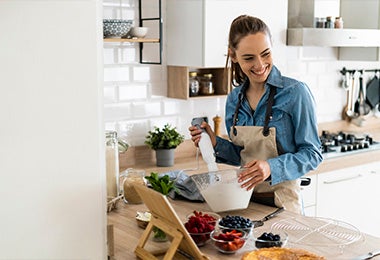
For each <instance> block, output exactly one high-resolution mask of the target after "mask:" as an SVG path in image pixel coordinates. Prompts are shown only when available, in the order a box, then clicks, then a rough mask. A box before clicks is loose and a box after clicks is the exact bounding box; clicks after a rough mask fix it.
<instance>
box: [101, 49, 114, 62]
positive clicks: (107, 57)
mask: <svg viewBox="0 0 380 260" xmlns="http://www.w3.org/2000/svg"><path fill="white" fill-rule="evenodd" d="M103 60H104V64H114V63H115V49H114V48H103Z"/></svg>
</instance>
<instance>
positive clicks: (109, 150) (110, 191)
mask: <svg viewBox="0 0 380 260" xmlns="http://www.w3.org/2000/svg"><path fill="white" fill-rule="evenodd" d="M106 183H107V199H113V198H116V197H117V196H119V194H120V187H119V148H118V142H117V132H116V131H106Z"/></svg>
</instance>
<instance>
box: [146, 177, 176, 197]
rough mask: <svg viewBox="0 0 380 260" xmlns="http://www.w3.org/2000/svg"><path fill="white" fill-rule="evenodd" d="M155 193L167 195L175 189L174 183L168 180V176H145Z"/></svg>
mask: <svg viewBox="0 0 380 260" xmlns="http://www.w3.org/2000/svg"><path fill="white" fill-rule="evenodd" d="M145 179H147V180H148V181H149V183H150V185H151V186H152V188H153V189H154V190H155V191H158V192H160V193H162V194H164V195H167V194H168V193H169V192H170V191H171V190H173V189H175V187H174V181H171V180H170V177H169V175H163V176H159V175H158V173H157V172H151V173H150V176H145Z"/></svg>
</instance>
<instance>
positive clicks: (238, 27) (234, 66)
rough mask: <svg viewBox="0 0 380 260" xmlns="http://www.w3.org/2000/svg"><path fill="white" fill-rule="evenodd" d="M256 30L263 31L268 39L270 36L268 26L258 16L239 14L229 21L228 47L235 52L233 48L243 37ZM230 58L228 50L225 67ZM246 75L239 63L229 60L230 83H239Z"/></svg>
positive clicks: (236, 84) (234, 84)
mask: <svg viewBox="0 0 380 260" xmlns="http://www.w3.org/2000/svg"><path fill="white" fill-rule="evenodd" d="M258 32H262V33H265V34H266V35H268V36H269V38H270V39H271V38H272V36H271V33H270V30H269V27H268V26H267V25H266V24H265V23H264V22H263V21H262V20H260V19H259V18H256V17H253V16H249V15H240V16H238V17H236V18H235V19H234V20H233V21H232V23H231V27H230V33H229V36H228V49H229V50H231V51H232V52H233V53H235V50H236V48H237V46H238V44H239V42H240V40H241V39H242V38H243V37H245V36H247V35H249V34H255V33H258ZM230 58H231V57H230V51H228V53H227V61H226V69H227V67H228V64H229V60H230ZM227 71H228V70H227ZM246 77H247V76H246V75H245V74H244V73H243V71H242V69H241V68H240V65H239V63H235V62H232V60H231V70H230V79H231V81H232V85H233V86H239V85H241V84H242V83H243V82H244V81H245V80H246Z"/></svg>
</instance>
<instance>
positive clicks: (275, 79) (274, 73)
mask: <svg viewBox="0 0 380 260" xmlns="http://www.w3.org/2000/svg"><path fill="white" fill-rule="evenodd" d="M266 84H268V85H271V86H275V87H278V88H284V85H283V82H282V76H281V72H280V71H279V70H278V69H277V67H276V66H274V65H273V66H272V70H271V72H270V73H269V76H268V78H267V82H266Z"/></svg>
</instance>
